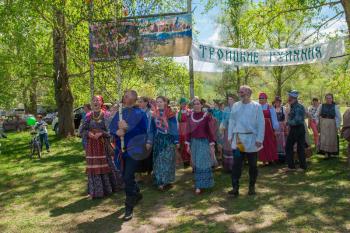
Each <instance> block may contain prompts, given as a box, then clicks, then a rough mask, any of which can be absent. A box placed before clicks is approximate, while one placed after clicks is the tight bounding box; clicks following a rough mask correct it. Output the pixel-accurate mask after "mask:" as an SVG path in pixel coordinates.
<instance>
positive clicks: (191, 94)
mask: <svg viewBox="0 0 350 233" xmlns="http://www.w3.org/2000/svg"><path fill="white" fill-rule="evenodd" d="M187 12H188V13H189V14H192V0H187ZM188 61H189V64H188V69H189V75H190V98H191V99H193V98H194V75H193V58H192V57H191V55H190V56H189V59H188Z"/></svg>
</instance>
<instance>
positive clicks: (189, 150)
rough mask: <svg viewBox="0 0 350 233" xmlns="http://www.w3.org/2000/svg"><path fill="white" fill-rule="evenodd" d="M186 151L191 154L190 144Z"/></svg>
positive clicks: (187, 145)
mask: <svg viewBox="0 0 350 233" xmlns="http://www.w3.org/2000/svg"><path fill="white" fill-rule="evenodd" d="M186 151H187V153H189V154H191V147H190V145H189V144H186Z"/></svg>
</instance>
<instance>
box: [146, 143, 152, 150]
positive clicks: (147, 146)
mask: <svg viewBox="0 0 350 233" xmlns="http://www.w3.org/2000/svg"><path fill="white" fill-rule="evenodd" d="M151 148H152V145H151V144H148V143H147V144H146V149H147V150H148V151H149V150H151Z"/></svg>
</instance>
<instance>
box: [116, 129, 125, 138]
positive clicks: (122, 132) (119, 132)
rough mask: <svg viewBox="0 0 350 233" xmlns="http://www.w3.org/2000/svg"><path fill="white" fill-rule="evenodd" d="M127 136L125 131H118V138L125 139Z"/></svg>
mask: <svg viewBox="0 0 350 233" xmlns="http://www.w3.org/2000/svg"><path fill="white" fill-rule="evenodd" d="M124 135H125V131H124V130H123V129H118V130H117V136H118V137H124Z"/></svg>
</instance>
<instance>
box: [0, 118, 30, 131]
mask: <svg viewBox="0 0 350 233" xmlns="http://www.w3.org/2000/svg"><path fill="white" fill-rule="evenodd" d="M3 128H4V131H5V132H6V131H11V130H16V131H23V130H25V129H26V128H27V124H26V122H25V120H24V119H23V118H21V117H19V116H8V117H6V119H5V120H4V124H3Z"/></svg>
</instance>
